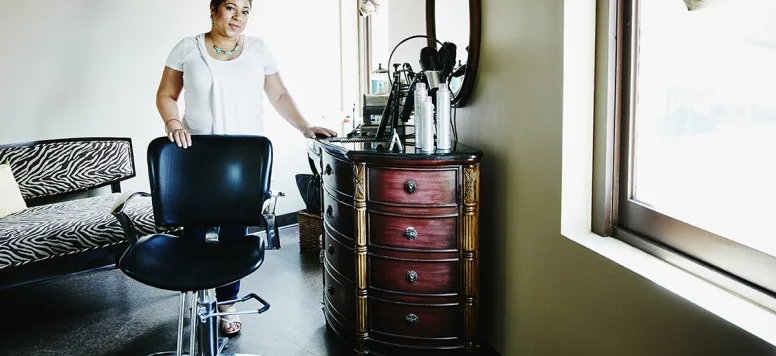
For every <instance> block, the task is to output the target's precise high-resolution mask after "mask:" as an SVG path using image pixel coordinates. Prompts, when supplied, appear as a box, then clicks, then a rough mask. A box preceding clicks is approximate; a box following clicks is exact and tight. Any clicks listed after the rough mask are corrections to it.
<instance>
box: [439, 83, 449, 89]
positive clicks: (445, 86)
mask: <svg viewBox="0 0 776 356" xmlns="http://www.w3.org/2000/svg"><path fill="white" fill-rule="evenodd" d="M439 90H447V83H439Z"/></svg>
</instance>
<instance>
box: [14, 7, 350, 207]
mask: <svg viewBox="0 0 776 356" xmlns="http://www.w3.org/2000/svg"><path fill="white" fill-rule="evenodd" d="M208 4H209V2H208V1H204V0H203V1H191V0H163V1H159V0H132V1H116V0H103V1H91V0H68V1H61V0H39V1H20V2H15V3H14V4H13V6H6V8H5V9H4V11H2V12H0V33H4V34H6V37H5V40H4V41H3V45H4V47H5V48H6V50H7V52H6V55H4V56H1V57H0V78H2V79H0V144H6V143H15V142H25V141H31V140H39V139H52V138H63V137H83V136H122V137H124V136H126V137H131V138H132V140H133V144H134V150H135V156H136V166H137V177H136V178H134V179H132V180H130V181H127V182H126V183H125V184H124V187H125V189H127V190H130V189H131V190H147V189H148V188H147V186H148V183H147V170H146V163H145V151H146V147H147V144H148V142H150V141H151V140H152V139H153V138H155V137H158V136H161V135H164V127H163V125H162V121H161V119H160V117H159V114H158V112H157V111H156V106H155V94H156V89H157V87H158V84H159V79H160V77H161V73H162V70H163V67H164V61H165V59H166V58H167V55H168V54H169V51H170V50H171V49H172V47H173V46H174V45H175V43H177V42H178V41H179V40H180V39H181V38H183V37H185V36H192V35H196V34H198V33H201V32H205V31H208V30H209V28H210V20H209V8H208ZM339 6H340V2H339V1H337V0H325V1H324V0H299V1H293V2H292V1H273V0H255V1H254V11H253V13H252V18H251V20H250V22H249V25H248V27H247V29H246V34H248V35H258V36H262V37H264V38H265V39H266V40H267V41H268V42H269V44H270V45H271V46H272V48H273V51H274V52H275V55H276V57H277V59H278V62H279V65H280V73H281V76H282V78H283V80H284V81H285V83H286V85H287V87H288V88H289V90H290V92H291V94H292V95H293V97H294V99H295V100H296V102H297V104H298V105H299V107H300V109H301V111H302V113H303V115H305V116H306V117H307V118H308V119H310V120H311V121H316V122H318V121H320V120H318V118H320V117H321V116H322V115H324V114H328V113H332V112H335V111H337V110H340V108H341V105H342V104H341V102H342V97H341V83H342V82H341V75H340V74H341V70H340V57H339V52H340V41H339V31H340V28H339V21H337V19H338V18H339V11H340V8H339ZM265 107H266V109H265V121H266V125H265V126H266V129H267V136H268V137H269V138H270V139H271V140H272V141H273V144H274V147H275V166H274V167H273V179H274V180H275V182H274V183H273V185H272V189H273V190H279V191H283V192H285V193H286V194H287V195H288V196H287V197H286V198H284V199H281V200H280V202H279V204H278V213H280V214H283V213H288V212H293V211H296V210H298V209H301V208H303V207H304V205H303V203H302V200H301V197H300V196H299V193H298V191H297V188H296V185H295V181H294V175H295V174H297V173H308V172H309V170H310V169H309V167H308V165H307V161H306V155H305V139H304V138H303V137H302V136H301V134H299V133H298V132H297V131H295V130H294V129H293V128H291V126H290V125H288V124H287V123H285V121H283V120H282V119H281V118H280V117H279V116H278V115H277V114H276V113H275V112H274V110H273V109H272V107H271V106H270V105H269V104H267V105H266V106H265ZM319 123H320V122H319ZM322 124H326V125H328V126H331V127H336V126H337V125H338V123H337V121H332V122H324V123H322Z"/></svg>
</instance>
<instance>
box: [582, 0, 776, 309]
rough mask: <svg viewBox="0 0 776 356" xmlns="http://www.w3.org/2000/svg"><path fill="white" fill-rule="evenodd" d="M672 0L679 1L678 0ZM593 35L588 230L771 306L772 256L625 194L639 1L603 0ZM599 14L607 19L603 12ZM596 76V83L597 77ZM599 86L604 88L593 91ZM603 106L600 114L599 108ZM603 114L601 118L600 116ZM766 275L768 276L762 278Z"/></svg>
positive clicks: (774, 292)
mask: <svg viewBox="0 0 776 356" xmlns="http://www.w3.org/2000/svg"><path fill="white" fill-rule="evenodd" d="M677 1H678V0H677ZM603 3H605V5H603V6H607V7H608V9H605V10H608V11H599V12H598V17H599V19H598V21H599V23H602V22H601V21H605V22H603V23H606V24H608V27H607V28H606V29H603V30H602V29H599V31H598V38H597V40H596V43H597V44H596V46H597V47H599V48H598V49H597V51H596V52H597V56H598V58H597V60H596V63H597V66H596V72H597V74H596V81H597V85H596V87H597V90H596V105H595V110H596V118H597V119H596V120H597V122H596V125H595V126H596V128H595V139H594V150H595V161H594V174H595V177H594V187H593V194H594V199H593V226H592V227H593V231H594V232H595V233H597V234H599V235H602V236H611V237H613V238H616V239H619V240H621V241H623V242H625V243H628V244H629V245H632V246H634V247H636V248H639V249H641V250H644V251H645V252H647V253H649V254H651V255H653V256H656V257H658V258H660V259H662V260H664V261H666V262H668V263H671V264H673V265H675V266H677V267H680V268H682V269H684V270H686V271H688V272H691V273H693V274H695V275H697V276H699V277H701V278H704V279H706V280H708V281H709V282H712V283H714V284H716V285H718V286H720V287H723V288H725V289H727V290H729V291H731V292H733V293H736V294H738V295H740V296H742V297H744V298H746V299H748V300H750V301H752V302H754V303H756V304H759V305H761V306H764V307H766V308H768V309H770V310H772V311H776V278H773V277H772V276H774V275H776V257H773V256H770V255H768V254H766V253H763V252H761V251H758V250H755V249H753V248H750V247H748V246H744V245H741V244H739V243H737V242H735V241H733V240H730V239H727V238H724V237H722V236H719V235H715V234H713V233H710V232H708V231H704V230H702V229H700V228H698V227H695V226H692V225H689V224H686V223H683V222H681V221H679V220H677V219H674V218H672V217H670V216H667V215H663V214H660V213H658V212H656V211H653V210H651V209H649V208H648V207H647V206H645V205H643V204H640V203H639V202H638V201H635V200H633V199H631V197H632V186H633V185H632V176H633V164H632V163H633V162H632V156H631V152H632V149H633V131H634V129H633V128H632V126H631V122H632V118H633V117H634V111H635V110H634V109H635V106H634V105H631V103H632V102H634V98H635V95H636V88H637V86H636V84H637V80H638V77H637V75H636V73H635V72H636V71H635V70H634V69H635V68H637V67H636V66H637V64H638V56H637V55H635V54H636V53H637V52H636V48H638V37H637V31H638V19H639V17H638V15H639V12H638V10H639V3H640V0H610V1H608V2H603ZM604 16H606V18H603V17H604ZM602 81H603V82H602ZM602 87H605V88H606V89H605V90H599V89H600V88H602ZM601 110H605V111H606V112H605V113H603V114H601V113H600V111H601ZM598 118H602V119H605V120H606V122H601V119H598ZM769 277H770V278H769Z"/></svg>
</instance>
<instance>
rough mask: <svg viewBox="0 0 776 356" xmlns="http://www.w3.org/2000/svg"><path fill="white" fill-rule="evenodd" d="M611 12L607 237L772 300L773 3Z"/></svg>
mask: <svg viewBox="0 0 776 356" xmlns="http://www.w3.org/2000/svg"><path fill="white" fill-rule="evenodd" d="M704 1H705V2H707V3H711V5H710V6H706V7H702V8H699V9H695V10H692V11H691V10H688V6H686V5H685V4H686V3H703V2H704ZM620 11H621V14H622V17H621V18H622V19H624V20H625V21H620V25H619V26H620V31H621V32H620V34H621V37H620V38H622V39H623V41H622V43H621V44H620V46H621V47H620V50H619V52H618V53H620V56H619V58H618V59H619V62H618V63H620V68H621V72H620V73H621V75H620V76H619V77H620V78H621V79H620V81H619V82H618V84H617V85H618V89H617V92H618V94H619V98H620V101H619V103H620V105H619V109H618V112H619V130H618V132H619V147H618V148H619V151H618V153H619V161H618V163H619V167H618V169H616V172H617V174H616V176H617V177H619V179H618V183H619V184H618V185H617V186H616V188H617V189H618V190H617V191H616V192H614V193H613V194H614V195H613V201H614V202H615V206H614V209H613V211H614V214H613V215H612V225H613V232H612V234H613V235H614V236H615V237H619V238H622V239H623V240H626V241H627V242H630V243H634V241H636V242H635V243H637V244H640V245H641V246H644V244H645V243H646V244H650V245H652V246H657V248H659V249H661V250H663V251H669V252H670V253H675V254H678V255H681V256H683V257H685V258H689V259H692V260H693V261H695V262H700V263H701V264H702V265H705V266H707V267H708V268H709V269H712V270H714V271H716V272H719V273H721V274H722V275H725V276H726V277H734V278H736V279H739V280H742V281H744V282H745V283H746V284H749V285H750V286H751V287H752V288H753V289H756V290H758V291H761V292H763V293H764V294H770V295H774V294H776V277H774V276H776V2H774V1H770V0H736V1H718V0H693V1H689V0H687V1H682V0H648V1H639V0H623V4H622V7H621V8H620Z"/></svg>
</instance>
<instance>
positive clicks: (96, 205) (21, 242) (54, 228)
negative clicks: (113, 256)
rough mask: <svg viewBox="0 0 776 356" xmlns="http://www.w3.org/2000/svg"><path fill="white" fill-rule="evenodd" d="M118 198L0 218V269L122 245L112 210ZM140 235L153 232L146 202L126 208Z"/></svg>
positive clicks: (134, 202) (52, 206)
mask: <svg viewBox="0 0 776 356" xmlns="http://www.w3.org/2000/svg"><path fill="white" fill-rule="evenodd" d="M119 196H120V194H118V193H117V194H110V195H104V196H97V197H90V198H85V199H77V200H72V201H66V202H62V203H54V204H48V205H42V206H36V207H31V208H28V209H26V210H24V211H22V212H19V213H16V214H11V215H9V216H6V217H4V218H0V269H2V268H6V267H12V266H20V265H23V264H26V263H30V262H35V261H40V260H45V259H49V258H54V257H58V256H64V255H69V254H74V253H78V252H85V251H89V250H94V249H99V248H102V247H108V246H111V245H115V244H119V243H122V242H126V237H125V236H124V232H123V230H122V229H121V226H120V225H119V222H118V220H116V218H115V217H114V216H113V215H111V214H110V212H109V211H110V208H111V206H112V205H113V203H114V202H115V201H116V199H118V197H119ZM124 212H125V213H127V215H129V216H130V218H132V221H133V222H134V223H135V228H136V229H137V230H138V234H139V235H140V236H143V235H147V234H152V233H156V232H157V231H156V228H155V226H154V220H153V208H152V206H151V199H150V198H143V197H135V198H134V199H132V200H131V201H130V202H129V205H128V206H127V208H126V209H125V210H124Z"/></svg>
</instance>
